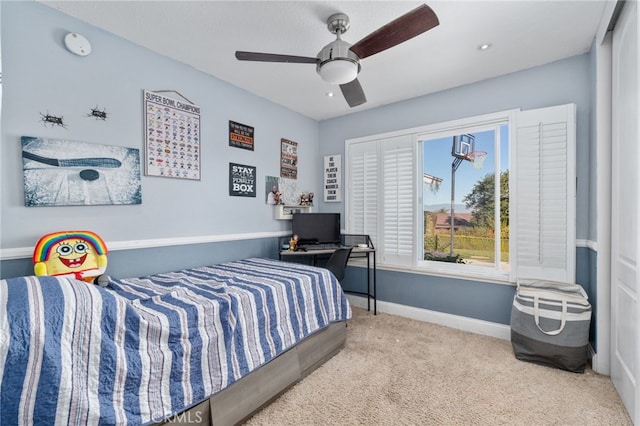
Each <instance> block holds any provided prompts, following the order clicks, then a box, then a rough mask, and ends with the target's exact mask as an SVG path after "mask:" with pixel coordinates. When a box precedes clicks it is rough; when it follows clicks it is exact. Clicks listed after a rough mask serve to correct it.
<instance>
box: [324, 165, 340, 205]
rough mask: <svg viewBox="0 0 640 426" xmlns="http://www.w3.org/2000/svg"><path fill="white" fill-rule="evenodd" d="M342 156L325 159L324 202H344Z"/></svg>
mask: <svg viewBox="0 0 640 426" xmlns="http://www.w3.org/2000/svg"><path fill="white" fill-rule="evenodd" d="M341 182H342V156H341V155H338V154H335V155H327V156H326V157H324V201H325V202H327V203H337V202H339V201H342V188H341Z"/></svg>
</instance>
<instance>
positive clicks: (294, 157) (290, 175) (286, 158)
mask: <svg viewBox="0 0 640 426" xmlns="http://www.w3.org/2000/svg"><path fill="white" fill-rule="evenodd" d="M280 177H283V178H287V179H297V178H298V142H293V141H290V140H288V139H284V138H282V139H280Z"/></svg>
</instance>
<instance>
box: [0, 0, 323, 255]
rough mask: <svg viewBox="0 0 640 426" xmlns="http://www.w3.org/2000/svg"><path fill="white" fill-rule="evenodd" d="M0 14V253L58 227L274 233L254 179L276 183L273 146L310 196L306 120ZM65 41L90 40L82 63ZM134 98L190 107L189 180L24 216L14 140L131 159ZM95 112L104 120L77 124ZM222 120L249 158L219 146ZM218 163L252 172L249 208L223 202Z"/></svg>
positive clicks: (191, 74)
mask: <svg viewBox="0 0 640 426" xmlns="http://www.w3.org/2000/svg"><path fill="white" fill-rule="evenodd" d="M1 7H2V62H3V76H2V77H3V78H2V80H3V81H2V83H3V89H4V93H3V99H2V101H3V109H2V145H1V151H0V152H1V169H2V170H1V174H2V187H1V192H2V211H1V215H2V217H1V220H2V222H1V229H2V234H1V235H0V247H2V249H15V248H21V247H33V245H34V244H35V242H36V241H37V239H38V238H39V237H40V236H42V235H44V234H46V233H49V232H54V231H58V230H67V229H90V230H93V231H95V232H97V233H98V234H100V235H101V236H102V237H103V239H104V240H105V241H107V242H112V241H118V242H127V241H137V240H146V239H162V238H172V237H190V236H211V235H213V236H217V235H227V234H234V235H237V234H251V233H265V232H267V233H269V232H273V233H278V232H283V231H285V230H286V229H288V226H289V224H288V223H285V222H283V221H277V220H275V219H274V214H273V207H272V206H268V205H266V204H265V202H264V187H265V186H264V178H265V176H266V175H269V176H278V175H279V158H280V157H279V156H280V139H281V138H287V139H290V140H293V141H296V142H298V143H299V152H298V153H299V164H298V166H299V178H298V189H299V190H300V191H314V192H316V193H319V192H320V191H319V190H320V188H321V176H322V173H321V167H322V165H321V163H320V162H319V161H317V159H318V155H319V154H318V127H319V125H318V123H317V122H316V121H314V120H312V119H309V118H308V117H305V116H303V115H301V114H298V113H296V112H294V111H291V110H288V109H286V108H283V107H281V106H278V105H275V104H273V103H271V102H268V101H266V100H265V99H263V98H259V97H256V96H254V95H252V94H249V93H248V92H246V91H244V90H240V89H238V88H237V87H235V86H232V85H229V84H227V83H225V82H222V81H220V80H218V79H216V78H213V77H211V76H209V75H206V74H204V73H202V72H199V71H197V70H195V69H193V68H191V67H189V66H186V65H184V64H182V63H179V62H177V61H174V60H171V59H168V58H166V57H164V56H161V55H158V54H156V53H153V52H151V51H149V50H147V49H144V48H142V47H140V46H137V45H134V44H132V43H130V42H128V41H125V40H123V39H121V38H118V37H115V36H114V35H112V34H110V33H107V32H105V31H102V30H100V29H98V28H96V27H93V26H90V25H88V24H85V23H83V22H81V21H78V20H76V19H74V18H71V17H69V16H67V15H64V14H62V13H59V12H58V11H56V10H54V9H52V8H49V7H46V6H43V5H41V4H38V3H34V2H30V1H28V2H1ZM68 32H78V33H80V34H82V35H84V36H85V37H86V38H87V39H89V40H90V42H91V44H92V53H91V54H90V55H89V56H86V57H80V56H76V55H73V54H71V53H70V52H68V51H67V50H66V49H65V48H64V45H63V38H64V36H65V34H67V33H68ZM144 89H147V90H167V89H168V90H176V91H178V92H180V93H181V94H182V95H184V96H186V97H187V98H189V99H190V100H191V101H193V102H194V103H195V104H197V105H198V106H200V108H201V128H202V133H201V136H202V143H201V149H202V179H201V180H200V181H192V180H180V179H168V178H160V177H146V176H143V177H142V204H141V205H133V206H82V207H30V208H26V207H24V195H23V178H22V162H21V151H20V137H21V136H23V135H30V136H41V137H47V138H56V139H68V140H74V141H85V142H90V143H96V144H106V145H119V146H126V147H133V148H139V149H140V150H141V155H142V154H143V152H144V151H143V148H144V140H143V135H144V129H143V101H142V93H143V90H144ZM166 95H167V96H171V97H177V98H179V95H176V94H174V93H167V94H166ZM96 106H97V107H99V108H100V109H104V110H106V112H107V113H108V119H107V120H106V121H99V120H95V119H93V118H89V117H86V114H88V113H89V112H90V110H91V108H95V107H96ZM41 113H50V114H53V115H58V116H63V117H64V121H65V123H66V125H67V128H66V129H65V128H62V127H51V126H48V127H45V126H44V125H43V123H42V122H41V121H40V114H41ZM229 120H234V121H238V122H241V123H244V124H248V125H251V126H254V127H255V151H248V150H243V149H239V148H233V147H229V144H228V121H229ZM229 162H235V163H240V164H247V165H251V166H256V167H257V177H258V185H257V188H258V196H257V197H256V198H250V197H231V196H229V194H228V168H229Z"/></svg>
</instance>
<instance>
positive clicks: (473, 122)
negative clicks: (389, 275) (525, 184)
mask: <svg viewBox="0 0 640 426" xmlns="http://www.w3.org/2000/svg"><path fill="white" fill-rule="evenodd" d="M516 113H517V111H514V110H511V111H505V112H502V113H496V114H487V115H483V116H479V117H471V118H466V119H461V120H455V121H449V122H445V123H438V124H434V125H431V126H426V127H427V128H426V131H425V132H422V133H419V134H418V135H417V141H418V142H423V141H427V140H431V139H440V138H444V137H448V136H453V135H454V134H462V133H476V132H484V131H487V130H493V131H494V132H495V133H496V138H495V140H494V151H493V152H494V154H495V167H494V170H493V173H494V176H495V175H496V174H497V175H498V177H497V179H496V182H498V184H496V185H495V192H494V198H495V199H496V200H497V199H499V197H500V185H499V182H500V180H499V176H500V155H499V154H498V153H499V149H500V148H499V145H500V127H501V126H504V125H507V126H509V141H511V140H513V139H512V137H513V135H512V132H513V126H512V125H510V123H512V122H513V119H514V116H515V114H516ZM509 148H510V153H509V162H510V164H513V163H512V161H513V158H512V157H511V155H512V152H511V146H510V147H509ZM423 157H424V156H422V155H421V156H419V158H418V162H419V166H418V167H419V169H420V170H423V169H424V164H423ZM509 199H510V200H511V189H509ZM417 200H418V203H417V207H418V208H419V209H420V210H421V213H422V205H423V204H424V203H423V198H422V190H421V188H420V191H419V194H418V198H417ZM496 207H497V208H499V203H498V202H496ZM496 214H497V213H496ZM494 221H495V223H496V224H499V223H500V222H499V221H498V218H495V217H494ZM418 226H419V229H420V230H421V234H422V235H424V224H423V223H422V222H420V223H419V224H418ZM499 238H500V227H499V226H496V233H495V237H494V247H495V240H499ZM415 243H416V253H422V252H423V248H422V239H421V238H416V241H415ZM509 252H511V247H509ZM510 259H511V256H510ZM415 266H416V267H417V268H419V269H425V270H429V271H432V272H434V273H440V274H445V275H457V274H464V275H466V274H472V275H474V276H478V277H484V278H493V279H498V280H509V279H510V273H511V268H512V267H513V265H512V263H511V262H510V268H509V271H499V270H497V269H495V268H490V267H486V266H477V265H467V264H457V263H450V262H438V261H434V260H424V259H418V258H416V264H415Z"/></svg>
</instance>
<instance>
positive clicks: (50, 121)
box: [40, 112, 67, 129]
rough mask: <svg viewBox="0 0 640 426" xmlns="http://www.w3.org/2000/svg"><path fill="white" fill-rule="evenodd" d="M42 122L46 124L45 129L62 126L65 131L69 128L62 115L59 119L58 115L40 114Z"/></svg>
mask: <svg viewBox="0 0 640 426" xmlns="http://www.w3.org/2000/svg"><path fill="white" fill-rule="evenodd" d="M40 120H42V122H43V123H44V127H47V125H49V126H51V127H53V126H60V127H63V128H65V129H66V128H67V126H66V125H65V124H64V117H63V116H62V115H61V116H59V117H58V116H57V115H51V114H49V113H48V112H47V113H46V114H43V113H40Z"/></svg>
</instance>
